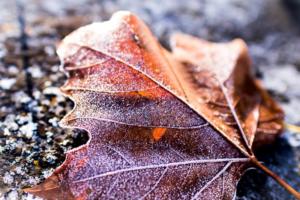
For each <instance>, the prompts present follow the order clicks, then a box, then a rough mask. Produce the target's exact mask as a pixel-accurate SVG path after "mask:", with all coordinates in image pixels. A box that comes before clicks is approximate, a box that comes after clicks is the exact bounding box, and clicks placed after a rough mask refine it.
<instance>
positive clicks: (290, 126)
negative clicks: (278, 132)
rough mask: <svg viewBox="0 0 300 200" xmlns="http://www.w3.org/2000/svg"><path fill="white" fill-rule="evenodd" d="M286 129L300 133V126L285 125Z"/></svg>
mask: <svg viewBox="0 0 300 200" xmlns="http://www.w3.org/2000/svg"><path fill="white" fill-rule="evenodd" d="M284 127H285V128H286V129H287V130H289V131H291V132H295V133H300V126H296V125H293V124H288V123H284Z"/></svg>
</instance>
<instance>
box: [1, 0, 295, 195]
mask: <svg viewBox="0 0 300 200" xmlns="http://www.w3.org/2000/svg"><path fill="white" fill-rule="evenodd" d="M0 8H1V10H0V11H1V12H0V166H1V168H0V199H1V200H4V199H32V198H34V197H33V196H30V195H27V194H24V193H22V191H21V188H23V187H28V186H32V185H35V184H37V183H39V182H41V181H42V180H43V179H44V178H45V177H47V176H48V175H49V174H50V173H51V172H52V171H53V170H54V169H55V168H56V167H57V166H58V165H59V164H61V163H62V161H63V160H64V153H65V152H66V151H67V150H69V149H71V148H74V147H76V146H79V145H80V144H83V143H84V142H85V141H86V140H87V137H86V135H85V134H84V133H83V132H80V131H76V130H75V131H74V130H64V129H62V128H60V127H59V126H58V124H57V122H58V121H59V120H60V119H61V118H62V116H63V115H65V114H66V112H68V111H69V110H70V109H71V108H72V106H73V105H72V102H71V101H70V100H68V99H66V98H64V97H63V96H62V95H61V94H60V93H59V90H58V87H59V86H61V85H62V84H63V83H64V81H65V80H66V77H65V75H64V74H63V73H62V72H60V71H59V60H58V58H57V56H56V54H55V45H56V44H57V43H58V42H59V41H60V40H61V38H63V37H64V36H65V35H66V34H68V33H69V32H71V31H72V30H74V29H76V28H77V27H79V26H81V25H84V24H87V23H89V22H92V21H100V20H105V19H108V18H109V17H110V16H111V14H112V13H113V12H115V11H117V10H120V9H122V10H131V11H133V12H135V13H136V14H138V15H139V16H140V17H141V18H142V19H143V20H145V21H146V22H147V23H148V25H149V26H150V27H151V29H152V31H153V32H154V33H155V35H156V36H157V37H158V38H159V40H160V41H161V42H162V43H163V44H164V45H165V47H167V48H168V45H169V43H168V40H169V35H170V34H171V33H172V32H174V31H183V32H186V33H190V34H193V35H197V36H200V37H202V38H205V39H209V40H213V41H226V40H230V39H233V38H236V37H241V38H243V39H245V40H246V42H247V43H248V45H249V48H250V54H251V56H252V58H253V64H254V72H255V74H256V76H257V77H258V78H260V79H261V80H262V81H263V83H264V85H265V87H266V88H268V89H269V91H270V93H271V94H272V95H273V96H274V97H275V98H276V99H277V100H278V101H279V102H280V103H281V105H282V106H283V108H284V109H285V111H286V113H287V116H286V121H287V122H289V123H293V124H298V125H299V124H300V113H299V110H300V109H299V108H300V89H299V86H300V56H299V52H300V34H299V31H300V25H299V24H300V20H299V19H300V16H299V13H300V1H299V0H285V1H284V0H281V1H280V0H264V1H262V0H252V1H244V0H198V1H196V0H191V1H181V0H176V1H175V0H169V1H138V0H136V1H132V0H116V1H100V0H99V1H96V0H77V1H72V0H65V1H62V0H51V1H42V0H23V1H22V0H20V1H18V2H14V1H5V0H0ZM258 156H259V158H260V160H262V161H264V162H265V163H266V165H268V166H269V167H270V168H271V169H272V170H273V171H275V172H276V173H278V174H279V175H280V176H281V177H282V178H283V179H285V180H287V181H288V182H289V183H291V185H293V186H294V187H295V188H296V189H297V190H300V134H293V133H290V132H287V131H286V132H285V133H284V134H283V136H282V137H281V138H280V139H279V140H278V141H277V142H276V144H274V145H272V146H269V147H266V148H264V149H262V150H261V151H260V152H259V153H258ZM237 199H243V200H246V199H247V200H248V199H293V198H292V197H291V196H290V195H289V194H288V193H287V192H285V191H284V189H282V188H281V187H280V186H278V185H277V183H275V182H274V181H273V180H272V179H271V178H269V177H267V176H266V175H264V174H263V173H261V172H260V171H257V170H252V171H249V172H247V173H246V174H245V176H244V177H243V178H242V180H241V181H240V183H239V185H238V191H237Z"/></svg>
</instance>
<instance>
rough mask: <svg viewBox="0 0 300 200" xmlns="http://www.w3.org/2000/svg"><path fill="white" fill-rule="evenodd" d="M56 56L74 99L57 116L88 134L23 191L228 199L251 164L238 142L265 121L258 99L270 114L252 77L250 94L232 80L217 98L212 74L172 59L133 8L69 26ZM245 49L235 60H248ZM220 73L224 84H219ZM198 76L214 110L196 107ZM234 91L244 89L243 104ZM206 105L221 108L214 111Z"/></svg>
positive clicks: (201, 103)
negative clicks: (68, 108)
mask: <svg viewBox="0 0 300 200" xmlns="http://www.w3.org/2000/svg"><path fill="white" fill-rule="evenodd" d="M238 43H240V42H238ZM225 46H226V45H225ZM233 46H234V48H235V49H234V51H233V52H231V49H230V52H231V53H229V54H230V56H232V58H231V57H227V56H225V57H224V59H225V60H224V61H226V62H229V64H228V65H230V64H234V66H231V70H234V69H235V62H234V61H232V60H234V59H237V58H238V57H239V56H237V55H240V51H239V50H241V47H240V46H239V45H237V46H235V44H234V45H233ZM221 53H222V52H221ZM58 54H59V56H60V58H61V61H62V63H63V66H64V69H65V70H66V71H67V72H68V74H69V79H68V81H67V83H66V84H65V85H64V86H63V88H62V90H63V92H64V93H65V94H66V95H68V96H69V97H70V98H71V99H72V100H73V101H74V102H75V103H76V106H75V108H74V109H73V111H72V112H71V113H69V114H68V115H67V116H66V117H65V118H64V119H63V120H62V124H63V125H64V126H65V127H71V128H80V129H84V130H86V131H88V133H89V136H90V140H89V141H88V143H87V144H86V145H84V146H81V147H79V148H77V149H74V150H72V151H70V152H68V153H67V157H66V161H65V162H64V163H63V165H62V166H60V167H59V168H58V169H56V171H55V172H54V173H53V174H52V175H51V176H50V177H49V178H48V179H47V180H46V181H45V182H44V183H42V184H40V185H38V186H35V187H34V188H31V189H27V190H26V191H27V192H31V193H33V194H36V195H38V196H41V197H43V198H46V199H232V198H233V197H234V194H235V190H236V184H237V182H238V180H239V179H240V177H241V174H242V173H243V172H244V170H245V169H246V168H247V166H248V165H249V163H250V160H251V161H252V162H254V163H258V161H257V160H256V159H255V157H253V156H252V155H251V148H250V147H251V146H250V145H249V144H248V145H246V143H247V142H248V143H250V142H251V141H252V140H253V137H254V136H253V134H255V132H256V127H257V123H259V124H260V123H266V124H268V122H269V121H272V120H273V119H268V120H266V121H264V122H263V121H259V120H258V119H257V118H259V110H258V108H259V106H261V105H264V109H266V110H267V111H270V114H272V112H273V110H272V109H270V108H273V106H272V105H271V104H272V103H265V104H262V103H261V101H260V102H259V101H257V100H256V99H261V98H262V96H263V95H262V93H263V90H262V89H260V88H259V87H258V86H257V85H256V84H255V83H254V82H251V83H250V86H251V87H253V88H255V89H256V90H255V92H254V91H252V90H251V91H248V90H247V92H245V91H244V89H245V87H246V86H244V82H243V81H238V82H234V83H235V84H237V85H235V84H230V86H231V87H237V91H235V90H234V88H232V89H226V91H225V92H228V93H225V95H227V97H228V99H227V100H228V101H226V102H225V101H224V97H223V96H222V95H221V94H222V93H220V91H219V90H218V88H217V87H218V85H216V81H211V80H213V79H212V78H211V76H208V75H205V74H204V75H203V74H201V73H199V72H194V71H191V70H190V68H189V67H187V66H184V65H182V64H180V63H179V62H177V61H176V60H175V59H174V58H173V56H172V55H171V54H170V53H169V52H167V51H166V50H164V49H163V48H162V47H161V46H160V45H159V43H158V42H157V41H156V39H155V38H154V37H153V36H152V34H151V32H150V31H149V29H148V28H147V27H146V25H145V24H144V23H143V22H142V21H141V20H139V19H138V18H137V17H136V16H134V15H132V14H131V13H129V12H124V11H123V12H118V13H116V14H115V15H113V17H112V18H111V20H109V21H107V22H103V23H94V24H91V25H88V26H85V27H82V28H80V29H78V30H76V31H75V32H73V33H72V34H70V35H69V36H67V37H66V38H65V39H64V40H63V42H62V44H61V45H60V47H59V49H58ZM235 54H237V55H235ZM244 54H245V55H244V56H243V57H242V60H241V61H240V62H241V63H240V64H241V65H243V64H245V65H246V67H247V66H248V60H247V59H246V58H247V56H246V53H244ZM229 58H230V59H229ZM245 59H246V60H245ZM238 70H240V71H241V73H242V74H241V75H242V76H245V77H244V78H241V80H244V79H247V80H248V79H249V80H250V79H251V80H252V78H251V76H250V75H249V74H248V73H247V72H246V71H243V70H241V69H240V68H238ZM213 72H214V73H219V72H217V69H216V71H213ZM226 73H227V75H226V74H224V76H223V75H222V74H221V75H222V77H221V78H220V80H221V83H222V84H223V85H222V87H227V85H226V84H225V85H224V82H226V80H227V79H226V78H227V77H228V76H230V73H229V72H227V71H226ZM236 73H238V72H236ZM196 77H197V78H196ZM203 77H204V78H203ZM234 78H235V77H233V79H234ZM204 79H205V80H204ZM198 80H200V82H197V81H198ZM230 80H232V79H230ZM238 80H240V79H238ZM201 81H202V82H203V83H202V82H201ZM203 84H204V85H205V84H212V86H211V87H213V89H211V87H207V88H208V89H211V94H212V96H211V97H210V98H216V99H214V100H215V101H214V102H215V103H217V104H218V103H220V105H222V106H219V107H221V108H219V107H218V108H216V109H215V110H214V109H211V108H210V107H208V106H204V105H205V104H207V102H204V101H203V99H204V97H203V96H202V94H199V90H200V91H201V90H203V91H204V88H205V87H204V86H203ZM256 91H258V93H256ZM260 92H261V93H260ZM214 93H215V94H214ZM240 94H242V95H249V102H248V101H241V100H240V99H239V98H238V97H239V95H240ZM214 95H216V96H214ZM247 98H248V97H247ZM267 100H268V101H269V100H270V98H269V97H268V96H267V98H266V100H265V101H266V102H268V101H267ZM270 101H272V100H270ZM224 102H225V104H224ZM240 102H244V103H243V105H240ZM258 102H259V103H258ZM272 102H273V101H272ZM228 104H230V105H232V107H234V109H230V108H229V109H228ZM244 104H245V105H244ZM215 107H216V106H215ZM221 109H224V112H223V111H222V110H221ZM237 110H238V111H237ZM271 110H272V112H271ZM209 111H212V113H213V112H215V111H216V112H217V113H219V115H220V113H221V112H222V113H225V114H227V113H228V115H229V116H228V117H226V116H224V117H223V118H220V119H219V118H218V117H216V116H214V117H211V116H210V115H209V114H208V113H207V112H209ZM233 111H234V112H236V113H238V114H237V115H238V117H239V118H238V120H240V122H239V123H245V124H247V127H248V126H249V127H250V128H249V131H247V132H246V133H245V138H243V134H242V133H241V131H240V130H239V129H238V128H236V127H234V126H233V125H230V120H232V116H230V115H233V113H234V112H233ZM242 111H244V112H246V114H244V113H243V112H242ZM252 112H254V113H255V114H253V113H252ZM268 116H269V115H266V117H265V119H267V118H268ZM240 117H241V119H240ZM245 119H246V120H245ZM276 119H277V118H276ZM278 119H279V118H278ZM214 120H215V121H214ZM248 121H250V122H251V123H252V124H251V123H250V122H248ZM232 123H236V121H235V119H234V120H232ZM248 123H249V124H248ZM253 127H254V128H253ZM270 127H271V126H269V125H267V129H268V130H269V129H270V130H271V128H270ZM253 129H255V131H254V130H253ZM253 132H254V133H253ZM263 132H264V131H263ZM244 139H246V140H244ZM250 144H251V143H250ZM249 151H250V152H249ZM257 165H261V164H259V163H258V164H257ZM262 168H263V167H262ZM266 171H267V170H266Z"/></svg>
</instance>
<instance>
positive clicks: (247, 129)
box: [171, 34, 283, 151]
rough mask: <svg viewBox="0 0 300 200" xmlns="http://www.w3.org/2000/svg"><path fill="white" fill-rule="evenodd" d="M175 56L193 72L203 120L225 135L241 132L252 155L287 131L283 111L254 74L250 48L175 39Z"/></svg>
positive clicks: (182, 37) (235, 42) (237, 43)
mask: <svg viewBox="0 0 300 200" xmlns="http://www.w3.org/2000/svg"><path fill="white" fill-rule="evenodd" d="M171 43H172V49H173V55H174V56H175V58H176V59H177V60H179V61H180V62H182V63H183V64H185V67H186V68H188V70H190V71H191V77H190V79H191V80H193V81H194V82H195V84H196V85H197V91H196V92H197V94H198V97H199V98H200V99H201V101H202V105H201V106H200V109H201V110H202V114H203V116H206V118H207V119H208V121H210V122H212V123H213V125H214V126H217V127H219V130H221V131H224V133H225V134H228V133H230V132H239V133H241V134H242V136H243V138H244V141H245V143H246V145H247V146H248V149H249V150H250V151H251V148H252V144H253V141H254V138H255V136H256V141H257V142H256V144H255V145H256V146H257V145H259V144H265V143H266V142H268V141H270V140H271V141H273V140H274V139H275V137H276V135H277V134H278V133H280V132H281V131H282V129H283V123H282V121H283V111H282V109H281V108H280V107H279V106H278V105H277V104H276V102H274V101H273V99H272V98H271V97H270V96H269V95H268V93H267V92H266V91H265V90H264V89H263V88H262V87H261V85H260V83H258V81H257V80H255V79H254V78H253V77H252V75H251V72H250V58H249V55H248V51H247V46H246V44H245V43H244V42H243V41H242V40H240V39H236V40H233V41H231V42H228V43H212V42H208V41H205V40H201V39H198V38H195V37H192V36H189V35H185V34H175V35H173V37H172V39H171Z"/></svg>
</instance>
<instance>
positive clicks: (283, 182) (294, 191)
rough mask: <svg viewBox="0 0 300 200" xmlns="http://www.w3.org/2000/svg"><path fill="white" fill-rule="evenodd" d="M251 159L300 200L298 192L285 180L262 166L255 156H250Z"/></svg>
mask: <svg viewBox="0 0 300 200" xmlns="http://www.w3.org/2000/svg"><path fill="white" fill-rule="evenodd" d="M251 161H252V162H253V163H254V164H255V165H256V166H257V167H258V168H260V169H261V170H262V171H264V172H265V173H266V174H268V175H269V176H271V177H272V178H273V179H274V180H275V181H277V182H278V183H279V184H280V185H281V186H282V187H284V188H285V189H286V190H287V191H288V192H289V193H291V194H292V195H294V197H295V198H296V199H299V200H300V193H299V192H297V191H296V190H295V189H294V188H293V187H292V186H290V185H289V184H288V183H287V182H285V181H284V180H283V179H281V178H280V177H279V176H278V175H276V174H275V173H274V172H272V171H271V170H270V169H269V168H267V167H266V166H264V165H263V164H262V163H261V162H259V161H258V160H257V159H256V158H255V157H251Z"/></svg>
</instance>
